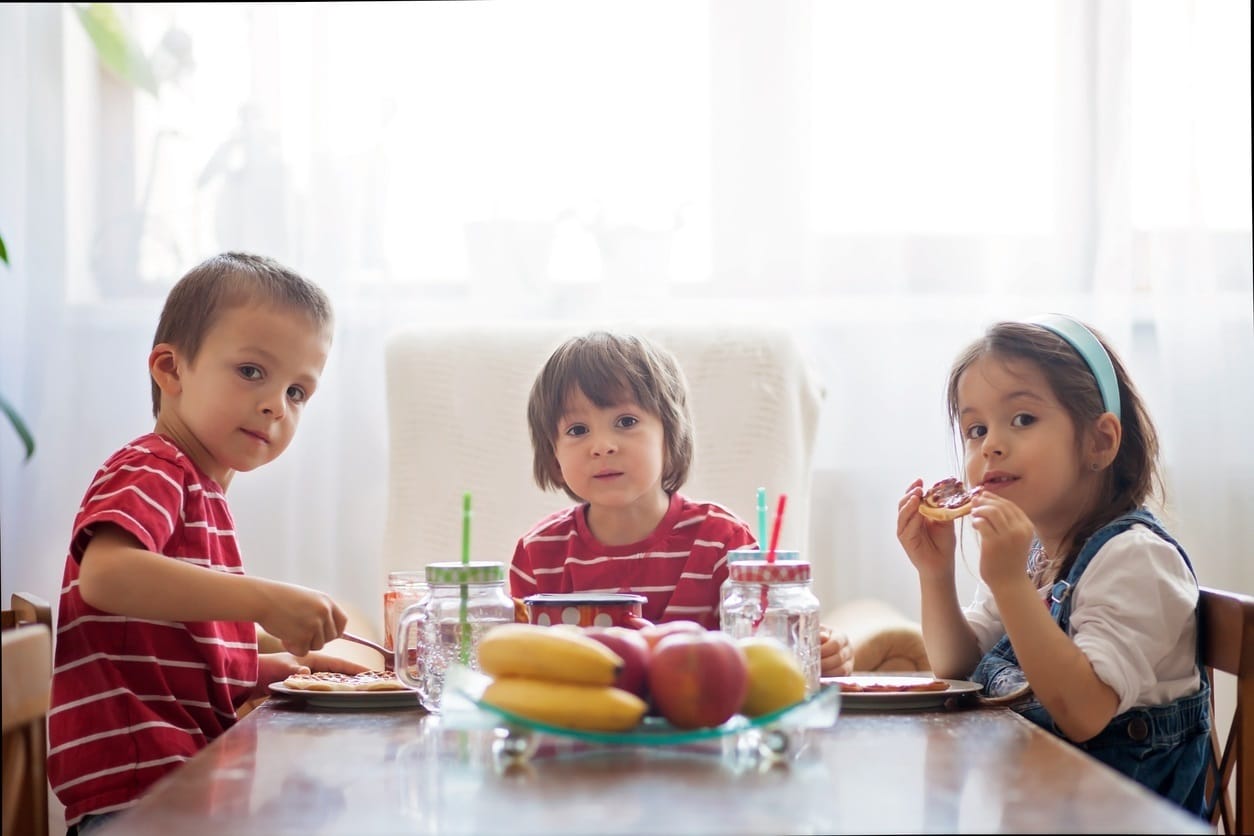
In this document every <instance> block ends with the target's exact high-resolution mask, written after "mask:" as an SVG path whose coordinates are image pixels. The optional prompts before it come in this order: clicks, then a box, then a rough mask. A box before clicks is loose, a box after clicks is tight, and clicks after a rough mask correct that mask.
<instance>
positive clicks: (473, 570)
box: [427, 560, 505, 584]
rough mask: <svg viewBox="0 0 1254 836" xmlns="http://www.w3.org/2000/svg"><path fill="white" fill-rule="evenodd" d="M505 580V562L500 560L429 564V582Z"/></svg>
mask: <svg viewBox="0 0 1254 836" xmlns="http://www.w3.org/2000/svg"><path fill="white" fill-rule="evenodd" d="M504 580H505V564H504V563H501V562H500V561H498V560H480V561H473V560H472V561H471V562H469V563H430V564H428V565H427V583H439V584H463V583H501V582H503V581H504Z"/></svg>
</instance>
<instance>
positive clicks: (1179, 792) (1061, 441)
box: [897, 314, 1210, 815]
mask: <svg viewBox="0 0 1254 836" xmlns="http://www.w3.org/2000/svg"><path fill="white" fill-rule="evenodd" d="M948 405H949V417H950V420H951V421H952V422H953V425H954V427H955V429H956V431H957V433H958V436H959V440H960V443H961V446H962V449H963V458H964V464H965V471H966V480H967V484H968V485H970V486H972V493H973V494H974V499H973V500H972V502H971V510H970V516H971V520H972V528H974V530H975V532H976V535H977V537H978V539H979V544H980V563H979V571H980V580H981V583H980V584H979V587H978V590H977V592H976V595H975V600H974V601H973V602H972V603H971V604H970V605H969V606H966V607H965V608H964V607H963V606H962V605H961V604H960V603H959V601H958V595H957V589H956V586H955V582H954V553H955V549H956V543H957V536H956V533H955V526H954V523H953V522H952V521H946V522H940V521H935V520H932V519H929V518H927V517H925V516H923V515H922V514H920V513H919V507H920V503H921V502H922V499H923V482H922V480H918V479H916V480H915V481H914V482H913V483H912V484H911V485H910V487H909V488H908V489H907V490H906V493H905V496H903V497H902V499H901V501H900V502H899V504H898V508H897V539H898V540H899V541H900V542H901V545H902V547H903V548H904V549H905V552H906V555H907V557H909V559H910V562H911V563H912V564H914V567H915V570H916V571H917V572H918V574H919V585H920V589H921V594H922V623H923V635H924V642H925V644H926V647H927V654H928V659H929V660H930V661H931V664H932V667H933V671H934V673H935V675H936V676H938V677H942V678H959V679H971V680H973V681H975V682H978V683H980V684H981V685H982V686H983V690H982V695H983V697H984V698H985V699H984V701H985V702H988V701H992V702H994V703H999V704H1005V705H1009V706H1010V707H1011V708H1013V709H1014V710H1015V711H1017V712H1019V713H1021V714H1023V715H1024V716H1025V717H1026V718H1028V719H1029V720H1031V721H1033V722H1034V723H1037V724H1038V725H1040V726H1042V727H1044V728H1045V729H1047V730H1048V731H1050V732H1052V733H1054V734H1057V735H1059V736H1061V737H1063V738H1064V739H1066V740H1069V741H1070V742H1072V743H1073V744H1075V745H1077V746H1079V747H1080V748H1082V749H1084V750H1086V751H1087V752H1089V754H1091V755H1092V756H1094V757H1096V758H1098V759H1099V760H1102V761H1104V762H1105V763H1107V764H1109V765H1110V766H1112V767H1114V768H1116V769H1118V770H1120V771H1122V772H1124V773H1125V774H1127V775H1129V776H1130V777H1132V778H1133V779H1135V780H1137V781H1139V782H1141V783H1142V784H1144V785H1145V786H1147V787H1149V788H1150V789H1152V790H1154V791H1155V792H1157V793H1159V794H1160V795H1163V796H1165V797H1167V798H1169V799H1171V800H1173V801H1175V802H1177V803H1178V804H1180V805H1181V806H1182V807H1184V808H1185V809H1188V810H1190V811H1192V812H1194V813H1197V814H1199V815H1205V814H1206V812H1207V810H1208V808H1209V806H1210V804H1209V800H1208V799H1206V798H1205V797H1204V796H1205V789H1204V787H1205V779H1206V774H1205V773H1206V768H1207V764H1208V763H1209V753H1210V741H1209V731H1210V686H1209V683H1208V682H1207V678H1206V673H1205V669H1204V668H1203V667H1202V665H1201V663H1200V658H1199V655H1198V654H1199V649H1200V648H1199V642H1198V585H1197V579H1196V577H1195V576H1194V573H1193V568H1192V565H1191V564H1190V562H1189V558H1188V556H1187V555H1186V554H1185V551H1184V549H1183V548H1182V547H1181V546H1180V544H1178V543H1177V542H1176V541H1175V540H1174V539H1172V537H1171V535H1169V534H1168V533H1167V532H1166V531H1165V530H1164V529H1163V527H1162V524H1161V523H1160V522H1159V521H1158V520H1157V519H1156V518H1155V517H1154V515H1153V514H1151V513H1150V512H1149V511H1148V510H1147V509H1146V508H1145V507H1144V503H1145V502H1146V500H1147V499H1149V498H1150V497H1151V496H1152V495H1153V494H1155V493H1157V492H1158V489H1159V488H1160V487H1161V479H1160V478H1159V474H1158V465H1157V457H1158V441H1157V435H1156V433H1155V431H1154V426H1153V424H1152V423H1151V422H1150V418H1149V415H1148V414H1147V413H1146V410H1145V406H1144V404H1143V402H1142V400H1141V397H1140V395H1139V394H1138V393H1137V391H1136V389H1135V388H1134V387H1133V385H1132V382H1131V381H1130V380H1129V379H1128V375H1127V372H1126V371H1125V369H1124V367H1123V365H1122V363H1120V362H1119V359H1118V358H1117V357H1116V356H1115V354H1114V352H1113V351H1111V349H1110V348H1109V346H1107V344H1106V343H1105V341H1104V340H1102V339H1101V338H1100V337H1099V336H1097V335H1096V334H1095V333H1094V332H1093V331H1092V329H1090V328H1087V327H1086V326H1084V325H1083V324H1081V323H1080V322H1078V321H1076V320H1074V319H1071V318H1069V317H1065V316H1059V315H1053V314H1051V315H1048V316H1043V317H1039V318H1036V319H1034V320H1031V321H1028V322H1002V323H998V324H996V325H994V326H993V327H992V328H990V329H989V330H988V331H987V332H986V333H985V334H984V336H983V337H982V338H980V339H979V340H977V341H976V342H974V343H972V344H971V345H970V346H969V347H968V348H967V349H966V350H965V351H964V352H962V354H961V355H960V356H959V358H958V360H957V362H956V363H955V364H954V366H953V369H952V371H951V372H950V375H949V384H948ZM1042 603H1043V604H1044V605H1043V606H1042Z"/></svg>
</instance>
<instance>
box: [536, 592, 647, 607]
mask: <svg viewBox="0 0 1254 836" xmlns="http://www.w3.org/2000/svg"><path fill="white" fill-rule="evenodd" d="M647 600H648V599H647V598H645V597H644V596H643V595H636V594H634V593H629V592H541V593H539V594H536V595H528V596H527V597H526V598H524V599H523V603H524V604H537V605H545V604H550V605H553V604H556V605H559V606H572V605H573V606H577V605H579V604H643V603H644V602H645V601H647Z"/></svg>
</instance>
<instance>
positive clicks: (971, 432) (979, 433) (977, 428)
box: [963, 424, 988, 439]
mask: <svg viewBox="0 0 1254 836" xmlns="http://www.w3.org/2000/svg"><path fill="white" fill-rule="evenodd" d="M986 432H988V430H987V429H986V428H985V426H984V425H983V424H972V425H971V426H969V427H967V431H966V432H964V433H963V435H964V436H966V437H967V438H970V439H975V438H983V437H984V434H985V433H986Z"/></svg>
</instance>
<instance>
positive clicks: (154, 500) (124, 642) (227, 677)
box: [48, 434, 257, 824]
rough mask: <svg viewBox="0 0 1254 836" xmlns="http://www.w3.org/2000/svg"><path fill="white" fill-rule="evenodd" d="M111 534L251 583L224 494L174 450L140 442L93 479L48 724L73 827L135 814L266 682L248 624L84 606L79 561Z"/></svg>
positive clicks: (74, 556)
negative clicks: (114, 530) (89, 817)
mask: <svg viewBox="0 0 1254 836" xmlns="http://www.w3.org/2000/svg"><path fill="white" fill-rule="evenodd" d="M105 523H108V524H111V525H116V526H119V527H120V528H122V529H125V530H126V531H127V532H129V533H130V534H132V535H134V536H135V537H136V538H137V539H138V540H139V542H140V544H141V545H142V546H143V547H144V548H145V549H148V550H149V551H152V552H155V553H157V554H161V555H165V556H166V557H169V558H170V559H172V560H182V561H184V562H186V563H191V564H194V565H196V566H204V567H209V568H212V569H216V570H218V571H220V572H231V573H233V574H243V572H244V570H243V567H242V566H241V564H240V555H239V548H238V546H237V544H236V542H235V525H234V522H233V520H232V518H231V512H230V509H229V508H228V507H227V503H226V497H225V496H224V495H223V492H222V488H221V487H219V486H218V485H217V483H215V482H214V481H213V480H212V479H210V478H209V477H208V476H206V475H205V474H203V473H202V472H200V470H199V469H197V467H196V465H195V464H193V463H192V460H191V459H189V458H188V457H187V456H186V455H184V454H183V453H182V451H180V450H179V448H178V447H176V446H175V445H174V444H173V443H171V442H170V441H169V440H168V439H166V438H164V437H162V436H159V435H155V434H150V435H145V436H142V437H140V438H137V439H136V440H134V441H132V442H131V443H130V444H128V445H126V446H125V447H123V448H122V449H121V450H119V451H118V452H116V453H114V454H113V455H112V456H111V457H110V458H109V459H108V460H107V461H106V462H105V463H104V466H103V467H101V469H100V470H99V471H98V472H97V473H96V476H95V478H94V479H93V480H92V483H91V485H90V486H89V487H88V489H87V493H86V495H85V496H84V497H83V504H82V506H81V507H80V508H79V510H78V516H77V517H76V518H75V520H74V532H73V535H72V536H71V539H70V550H69V555H68V557H67V558H66V561H65V575H64V579H63V581H62V585H61V600H60V607H59V612H58V620H57V625H58V626H57V640H56V653H55V661H54V665H53V671H52V707H51V709H50V710H49V713H48V746H49V752H48V780H49V782H50V783H51V785H52V789H53V792H55V793H56V795H57V798H59V799H60V800H61V802H62V803H63V804H65V807H66V809H65V820H66V824H75V823H76V822H77V821H78V820H79V819H80V818H81V817H82V816H83V815H84V814H86V813H104V812H108V811H110V810H118V809H122V808H123V807H128V806H130V805H131V804H133V803H134V802H135V800H136V799H137V798H138V797H139V796H140V795H142V794H143V793H144V791H145V790H147V789H148V787H150V786H151V785H152V784H153V782H154V781H156V780H157V779H158V778H161V777H162V776H163V775H165V774H166V773H167V772H169V771H171V770H172V769H174V768H175V767H177V766H178V765H179V764H181V763H183V762H184V761H186V760H188V759H189V758H191V757H192V756H193V755H194V754H196V752H198V751H199V750H200V749H202V748H203V747H204V746H206V745H207V744H208V743H209V741H211V740H213V739H214V738H216V737H217V736H218V735H220V734H222V732H224V731H226V729H228V728H229V727H230V726H231V725H232V724H234V722H235V720H236V718H237V715H236V709H237V708H238V707H239V706H240V705H242V704H243V703H244V701H245V700H246V699H247V697H248V695H249V693H250V692H251V690H252V688H253V686H254V685H255V684H256V682H257V630H256V625H255V624H253V623H251V622H227V621H206V622H178V621H151V620H148V619H142V618H129V617H127V616H123V615H112V614H110V613H106V612H102V611H100V610H97V609H95V608H94V607H91V606H89V605H88V604H87V603H86V602H84V601H83V597H82V595H80V594H79V588H78V577H79V560H80V559H81V558H82V556H83V551H84V549H85V548H86V546H87V543H88V541H89V540H90V539H91V536H92V533H93V529H94V527H96V526H99V525H102V524H105Z"/></svg>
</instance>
